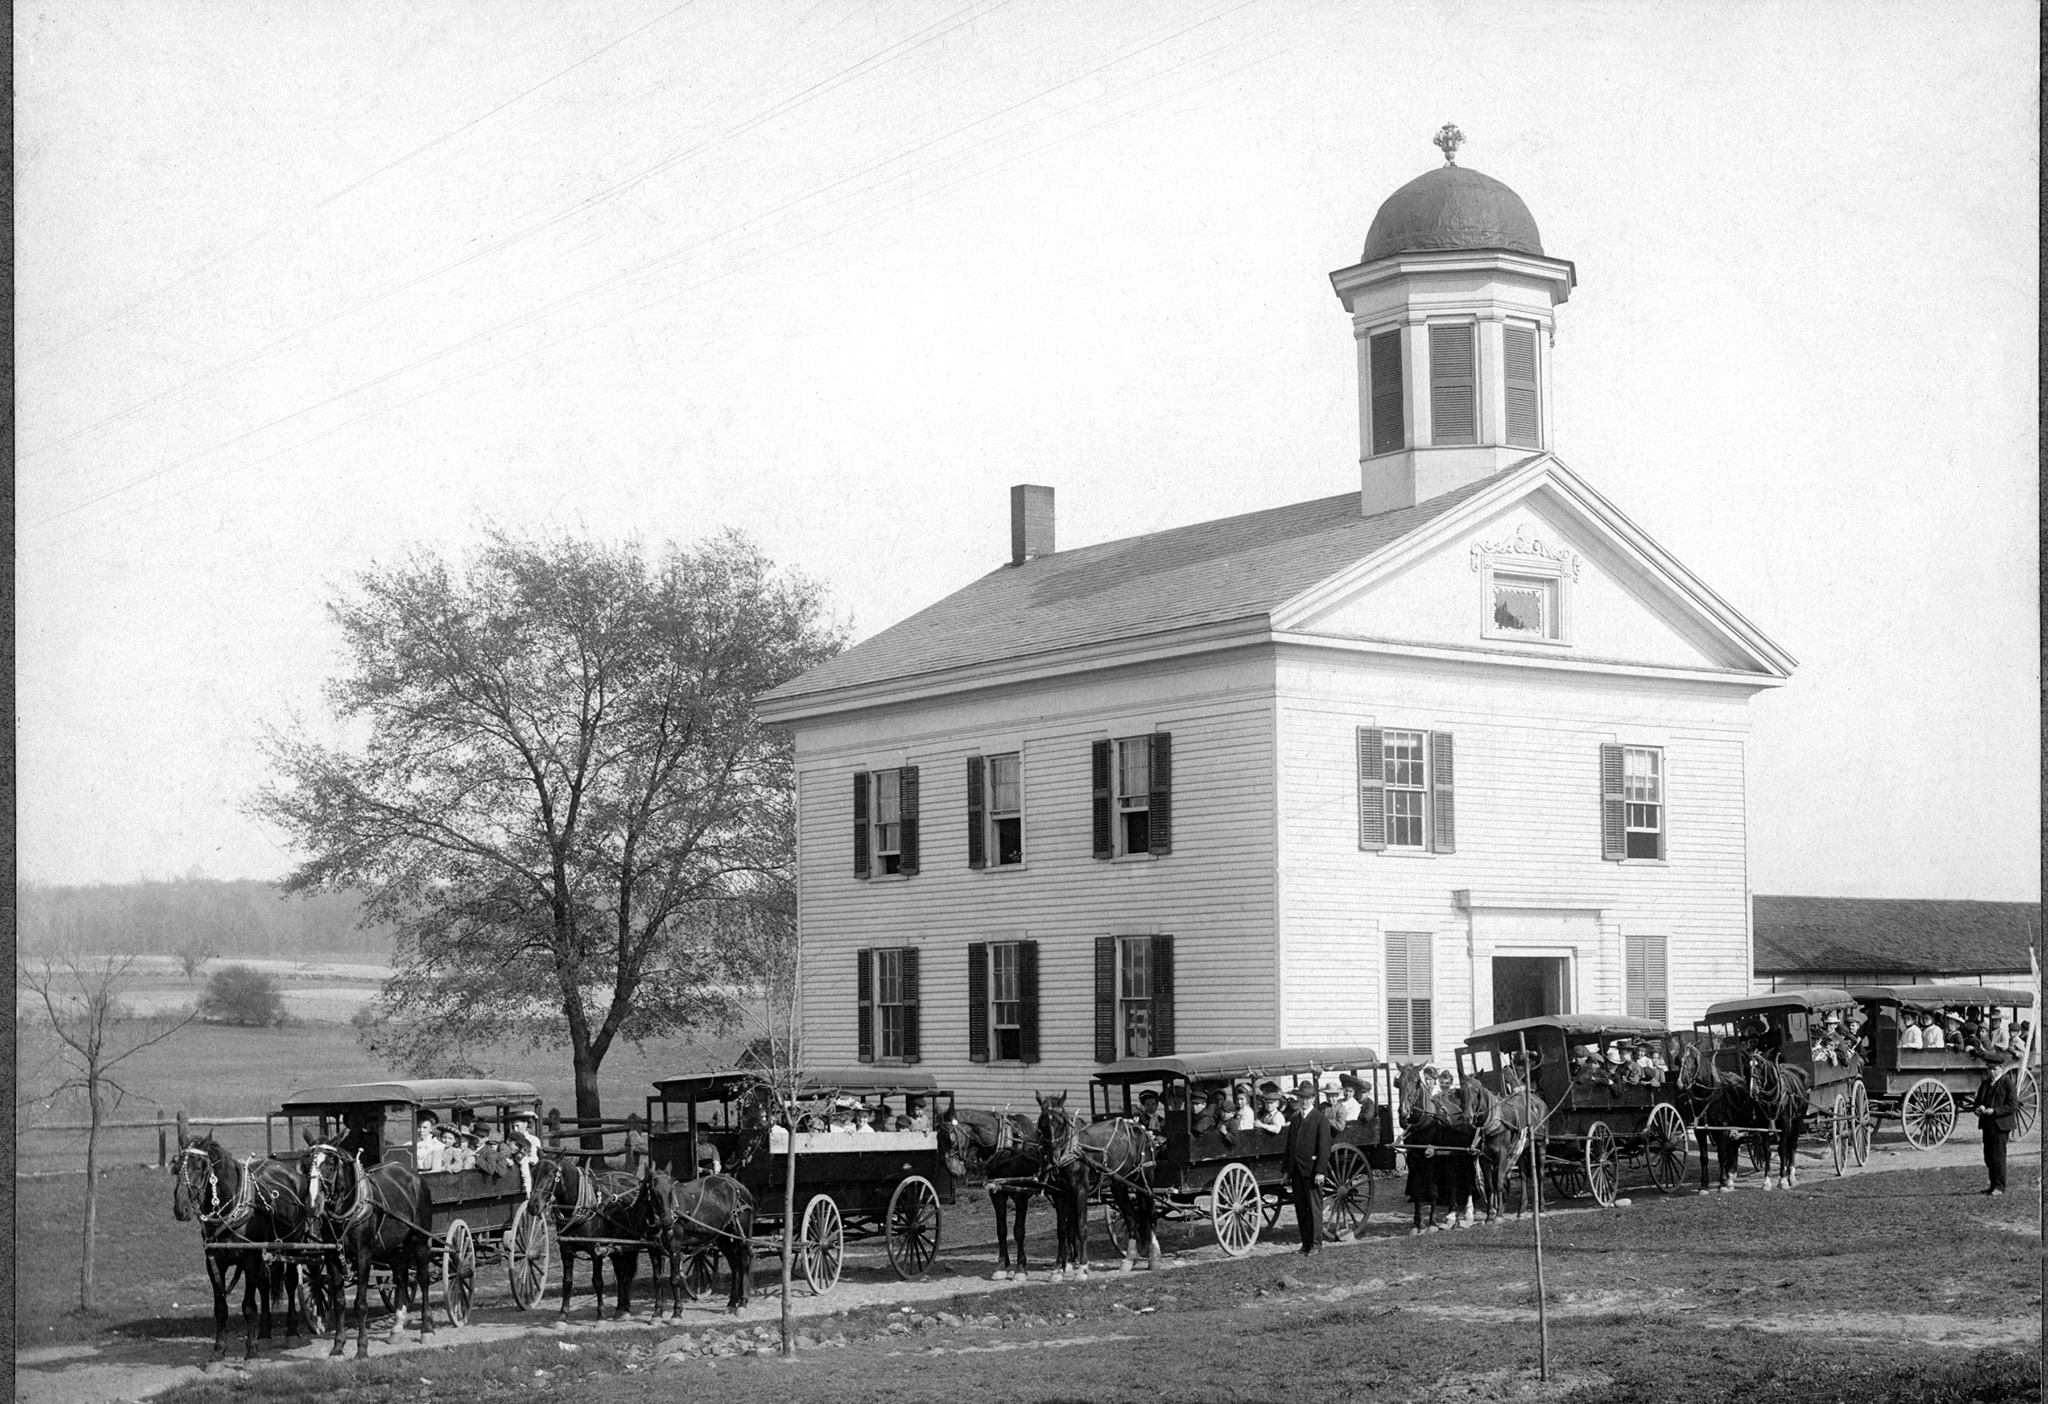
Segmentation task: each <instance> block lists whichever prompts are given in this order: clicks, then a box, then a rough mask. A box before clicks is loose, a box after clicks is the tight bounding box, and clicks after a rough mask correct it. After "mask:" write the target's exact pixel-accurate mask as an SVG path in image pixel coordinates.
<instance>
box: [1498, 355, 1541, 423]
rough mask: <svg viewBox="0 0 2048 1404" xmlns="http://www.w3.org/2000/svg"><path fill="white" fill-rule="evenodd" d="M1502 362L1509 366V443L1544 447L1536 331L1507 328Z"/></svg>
mask: <svg viewBox="0 0 2048 1404" xmlns="http://www.w3.org/2000/svg"><path fill="white" fill-rule="evenodd" d="M1501 341H1502V352H1503V355H1502V359H1503V360H1504V361H1505V362H1506V367H1505V368H1506V372H1507V375H1506V380H1507V402H1508V442H1509V443H1511V444H1514V445H1516V446H1518V447H1521V448H1542V447H1543V416H1542V412H1541V408H1540V406H1541V403H1542V402H1541V400H1540V399H1539V396H1540V395H1541V393H1542V392H1541V390H1540V389H1539V387H1538V384H1537V380H1536V329H1535V328H1534V327H1507V328H1504V329H1503V330H1502V333H1501Z"/></svg>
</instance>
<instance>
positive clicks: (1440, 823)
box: [1429, 731, 1458, 853]
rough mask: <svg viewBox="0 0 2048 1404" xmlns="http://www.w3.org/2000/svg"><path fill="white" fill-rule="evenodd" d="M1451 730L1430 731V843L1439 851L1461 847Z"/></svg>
mask: <svg viewBox="0 0 2048 1404" xmlns="http://www.w3.org/2000/svg"><path fill="white" fill-rule="evenodd" d="M1451 749H1452V747H1451V733H1450V732H1448V731H1432V732H1430V733H1429V847H1430V850H1431V851H1432V852H1435V853H1456V852H1457V851H1458V805H1457V797H1456V796H1455V795H1454V794H1452V788H1453V786H1452V777H1453V771H1452V765H1451Z"/></svg>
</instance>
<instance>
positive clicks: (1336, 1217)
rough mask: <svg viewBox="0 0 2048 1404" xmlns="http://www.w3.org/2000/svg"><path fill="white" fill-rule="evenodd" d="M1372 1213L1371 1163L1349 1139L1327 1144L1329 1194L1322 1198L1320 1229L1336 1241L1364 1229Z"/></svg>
mask: <svg viewBox="0 0 2048 1404" xmlns="http://www.w3.org/2000/svg"><path fill="white" fill-rule="evenodd" d="M1371 1217H1372V1166H1370V1165H1369V1164H1367V1163H1366V1159H1365V1152H1363V1151H1361V1150H1360V1149H1359V1148H1358V1147H1357V1146H1354V1145H1351V1144H1350V1143H1348V1142H1344V1141H1340V1142H1338V1143H1337V1144H1336V1145H1334V1146H1332V1147H1330V1197H1329V1198H1328V1199H1325V1200H1324V1201H1323V1232H1324V1233H1325V1234H1327V1235H1328V1236H1329V1237H1331V1238H1333V1239H1335V1240H1336V1241H1337V1242H1339V1243H1343V1242H1346V1241H1348V1240H1350V1239H1353V1238H1356V1237H1358V1236H1359V1234H1360V1233H1362V1232H1364V1230H1365V1224H1366V1220H1368V1219H1370V1218H1371Z"/></svg>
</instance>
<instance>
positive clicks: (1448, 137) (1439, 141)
mask: <svg viewBox="0 0 2048 1404" xmlns="http://www.w3.org/2000/svg"><path fill="white" fill-rule="evenodd" d="M1464 144H1465V134H1464V133H1463V132H1461V131H1459V130H1458V124H1457V123H1455V122H1446V123H1444V124H1443V126H1441V127H1439V128H1438V129H1437V134H1436V146H1437V150H1439V151H1441V152H1443V153H1444V164H1445V165H1446V166H1455V165H1457V164H1458V148H1459V147H1461V146H1463V145H1464Z"/></svg>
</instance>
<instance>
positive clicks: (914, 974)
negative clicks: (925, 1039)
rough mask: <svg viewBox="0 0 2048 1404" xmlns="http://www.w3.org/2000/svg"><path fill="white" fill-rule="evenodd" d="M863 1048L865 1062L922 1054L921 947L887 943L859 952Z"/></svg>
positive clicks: (859, 1026)
mask: <svg viewBox="0 0 2048 1404" xmlns="http://www.w3.org/2000/svg"><path fill="white" fill-rule="evenodd" d="M854 959H855V961H856V964H857V975H858V978H857V980H856V987H857V991H858V996H857V997H858V1001H859V1008H858V1022H857V1039H856V1042H857V1044H858V1054H859V1058H860V1061H861V1062H863V1063H872V1062H874V1061H875V1060H876V1059H877V1058H880V1059H881V1060H882V1061H884V1062H892V1063H914V1062H916V1061H917V1060H918V1051H919V1042H920V1040H919V1034H918V952H917V948H916V947H915V946H883V947H879V948H875V949H863V950H860V951H856V952H855V953H854Z"/></svg>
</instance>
